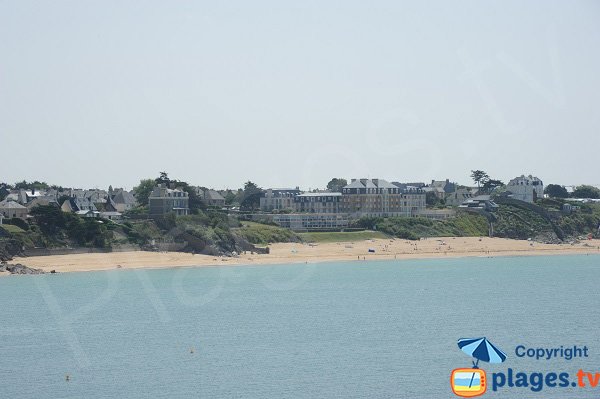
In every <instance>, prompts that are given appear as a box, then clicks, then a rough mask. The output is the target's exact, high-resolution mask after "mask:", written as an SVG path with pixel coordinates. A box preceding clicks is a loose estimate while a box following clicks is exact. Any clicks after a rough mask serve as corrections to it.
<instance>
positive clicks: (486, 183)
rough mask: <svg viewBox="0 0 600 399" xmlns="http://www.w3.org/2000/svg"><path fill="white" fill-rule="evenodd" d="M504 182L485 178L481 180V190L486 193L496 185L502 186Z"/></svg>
mask: <svg viewBox="0 0 600 399" xmlns="http://www.w3.org/2000/svg"><path fill="white" fill-rule="evenodd" d="M502 186H504V183H503V182H502V181H501V180H495V179H490V178H487V179H485V180H484V181H483V190H484V191H485V192H487V193H490V192H492V191H493V190H494V189H495V188H496V187H502Z"/></svg>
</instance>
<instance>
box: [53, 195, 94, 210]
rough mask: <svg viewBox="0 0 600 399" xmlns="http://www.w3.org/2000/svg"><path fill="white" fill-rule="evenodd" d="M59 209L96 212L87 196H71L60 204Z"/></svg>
mask: <svg viewBox="0 0 600 399" xmlns="http://www.w3.org/2000/svg"><path fill="white" fill-rule="evenodd" d="M60 209H62V211H63V212H70V213H77V212H79V211H92V212H97V211H98V209H97V208H96V205H94V203H93V202H92V201H90V199H89V198H85V197H78V196H76V197H71V198H69V199H67V200H65V202H63V204H62V205H61V207H60Z"/></svg>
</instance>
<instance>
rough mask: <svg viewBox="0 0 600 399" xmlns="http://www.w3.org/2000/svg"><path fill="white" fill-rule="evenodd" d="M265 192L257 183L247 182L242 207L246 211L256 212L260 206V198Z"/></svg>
mask: <svg viewBox="0 0 600 399" xmlns="http://www.w3.org/2000/svg"><path fill="white" fill-rule="evenodd" d="M262 192H263V190H262V189H261V188H260V187H258V186H257V185H256V184H255V183H253V182H251V181H247V182H246V183H245V184H244V192H243V195H242V201H241V202H240V207H241V208H243V209H245V210H256V209H258V208H259V206H260V196H261V195H262Z"/></svg>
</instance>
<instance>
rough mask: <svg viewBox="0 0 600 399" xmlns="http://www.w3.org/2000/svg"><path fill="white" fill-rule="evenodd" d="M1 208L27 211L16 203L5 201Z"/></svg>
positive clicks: (0, 203) (0, 205) (1, 203)
mask: <svg viewBox="0 0 600 399" xmlns="http://www.w3.org/2000/svg"><path fill="white" fill-rule="evenodd" d="M0 208H2V209H27V208H26V207H24V206H23V205H21V204H19V203H18V202H15V201H3V202H0Z"/></svg>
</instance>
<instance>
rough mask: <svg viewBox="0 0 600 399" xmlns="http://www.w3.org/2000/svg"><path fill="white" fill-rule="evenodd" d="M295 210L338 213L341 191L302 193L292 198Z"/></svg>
mask: <svg viewBox="0 0 600 399" xmlns="http://www.w3.org/2000/svg"><path fill="white" fill-rule="evenodd" d="M293 200H294V209H295V211H296V212H308V213H340V208H341V204H342V193H332V192H322V193H304V194H299V195H296V196H295V197H294V198H293Z"/></svg>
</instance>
